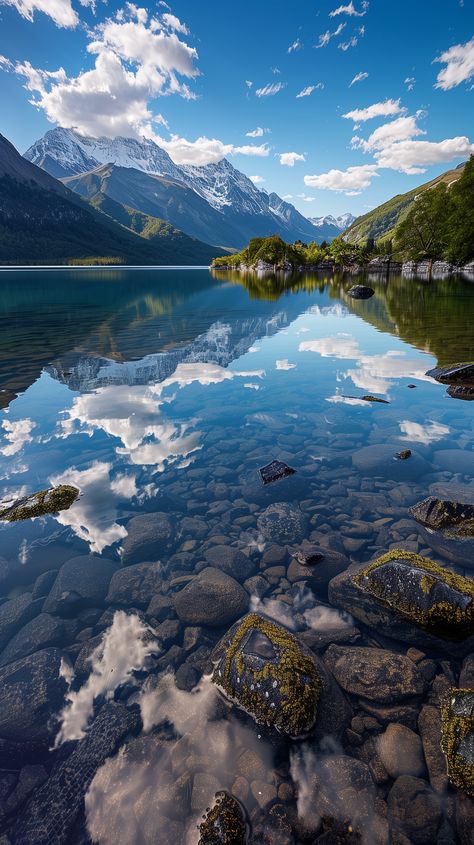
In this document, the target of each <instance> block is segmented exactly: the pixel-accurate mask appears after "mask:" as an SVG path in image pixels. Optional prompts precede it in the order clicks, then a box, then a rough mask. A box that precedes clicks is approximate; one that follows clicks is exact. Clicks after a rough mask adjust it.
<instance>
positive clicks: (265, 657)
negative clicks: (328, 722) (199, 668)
mask: <svg viewBox="0 0 474 845" xmlns="http://www.w3.org/2000/svg"><path fill="white" fill-rule="evenodd" d="M215 657H216V658H217V660H216V665H215V669H214V672H213V675H212V680H213V682H214V683H215V684H216V685H217V686H218V688H219V689H220V690H221V691H222V692H223V693H224V695H225V696H226V697H227V698H229V699H230V700H231V701H234V702H236V703H237V704H238V706H239V707H240V708H241V709H242V710H245V712H246V713H248V714H249V715H250V716H252V718H253V719H255V721H256V722H257V723H258V724H264V725H268V726H269V727H273V728H276V729H277V730H279V731H281V732H283V733H285V734H288V735H290V736H294V737H296V736H301V735H302V734H306V733H308V732H309V731H310V730H311V729H312V728H313V726H314V723H315V721H316V714H317V707H318V701H319V696H320V692H321V686H322V684H321V679H320V677H319V675H318V672H317V669H316V664H315V661H314V658H313V655H312V654H311V652H310V651H309V650H308V649H306V647H305V646H303V645H302V644H301V643H300V642H299V641H298V640H297V639H296V638H295V637H294V636H293V635H292V634H290V632H289V631H287V630H286V629H285V628H283V627H281V626H280V625H277V624H276V623H274V622H270V620H268V619H265V618H263V617H262V616H259V615H258V614H256V613H250V614H249V615H248V616H246V617H245V618H244V619H243V620H241V621H240V622H238V623H236V624H235V625H234V626H233V627H232V628H231V629H230V631H228V633H227V634H226V635H225V636H224V637H223V639H222V640H221V642H220V643H219V644H218V646H217V647H216V651H215Z"/></svg>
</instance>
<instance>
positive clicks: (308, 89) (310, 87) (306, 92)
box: [296, 82, 324, 99]
mask: <svg viewBox="0 0 474 845" xmlns="http://www.w3.org/2000/svg"><path fill="white" fill-rule="evenodd" d="M323 88H324V85H323V83H322V82H318V83H317V84H316V85H307V86H306V88H302V89H301V91H300V93H299V94H297V95H296V98H297V99H298V98H299V97H309V95H310V94H312V93H313V91H316V90H320V91H322V89H323Z"/></svg>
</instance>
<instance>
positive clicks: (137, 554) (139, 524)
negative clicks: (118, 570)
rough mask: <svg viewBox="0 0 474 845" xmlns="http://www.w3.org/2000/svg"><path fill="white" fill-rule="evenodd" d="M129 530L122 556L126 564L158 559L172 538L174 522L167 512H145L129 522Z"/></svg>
mask: <svg viewBox="0 0 474 845" xmlns="http://www.w3.org/2000/svg"><path fill="white" fill-rule="evenodd" d="M127 531H128V535H127V537H126V538H125V540H124V541H123V556H122V561H123V563H124V565H125V566H129V565H130V564H131V563H141V561H143V560H152V561H153V560H158V558H159V557H160V555H161V554H162V553H163V552H164V551H165V549H166V547H167V546H168V544H169V542H170V540H171V538H172V535H173V524H172V522H171V519H170V517H169V516H168V514H167V513H162V512H160V511H158V512H157V513H143V514H139V515H138V516H134V517H133V518H132V519H131V520H130V522H128V523H127Z"/></svg>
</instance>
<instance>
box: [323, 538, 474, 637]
mask: <svg viewBox="0 0 474 845" xmlns="http://www.w3.org/2000/svg"><path fill="white" fill-rule="evenodd" d="M329 598H330V601H331V603H332V604H336V605H337V606H338V607H342V608H344V610H348V611H349V612H350V613H351V614H352V615H353V616H355V617H356V619H360V620H361V621H362V622H365V624H366V625H369V626H371V627H377V628H380V629H383V630H384V633H386V634H387V635H388V636H393V637H395V638H398V639H401V640H405V641H407V642H410V643H411V644H413V645H422V646H423V645H431V646H434V647H440V646H441V647H443V645H444V646H445V647H446V646H447V648H448V651H453V650H454V651H456V648H455V644H456V643H461V644H462V646H463V648H464V649H465V650H467V649H469V646H470V645H472V639H471V635H472V634H473V629H474V582H473V581H471V579H469V578H465V577H463V576H462V575H457V574H455V573H453V572H450V571H449V570H447V569H444V567H442V566H441V565H440V564H438V563H436V562H434V561H432V560H428V558H424V557H422V556H421V555H417V554H414V553H413V552H407V551H405V550H402V549H393V550H392V551H390V552H387V554H385V555H382V557H379V558H377V559H376V560H375V561H372V563H369V564H368V565H366V566H364V567H362V568H361V569H357V570H355V571H354V570H352V571H347V572H344V573H342V574H341V575H338V576H336V578H333V580H332V581H331V583H330V584H329ZM462 650H463V649H460V651H462Z"/></svg>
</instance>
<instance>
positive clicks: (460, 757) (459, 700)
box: [441, 689, 474, 798]
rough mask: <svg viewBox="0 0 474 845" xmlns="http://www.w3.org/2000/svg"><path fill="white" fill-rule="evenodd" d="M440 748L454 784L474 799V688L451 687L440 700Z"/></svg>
mask: <svg viewBox="0 0 474 845" xmlns="http://www.w3.org/2000/svg"><path fill="white" fill-rule="evenodd" d="M441 747H442V749H443V752H444V756H445V757H446V763H447V766H448V777H449V780H450V781H451V783H452V784H453V786H455V787H456V788H457V789H460V790H461V791H462V792H466V793H467V794H468V795H470V796H471V798H474V690H473V689H470V690H469V689H449V690H448V692H447V693H446V694H445V695H444V696H443V698H442V700H441Z"/></svg>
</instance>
